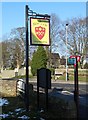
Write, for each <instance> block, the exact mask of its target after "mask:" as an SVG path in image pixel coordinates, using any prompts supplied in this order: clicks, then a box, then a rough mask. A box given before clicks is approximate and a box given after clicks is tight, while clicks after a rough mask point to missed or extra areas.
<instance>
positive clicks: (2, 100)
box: [0, 98, 9, 107]
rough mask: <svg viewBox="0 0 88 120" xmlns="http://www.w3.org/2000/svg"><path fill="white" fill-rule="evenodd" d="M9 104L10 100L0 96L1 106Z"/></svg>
mask: <svg viewBox="0 0 88 120" xmlns="http://www.w3.org/2000/svg"><path fill="white" fill-rule="evenodd" d="M8 104H9V102H8V100H6V99H4V98H0V107H1V106H3V105H8Z"/></svg>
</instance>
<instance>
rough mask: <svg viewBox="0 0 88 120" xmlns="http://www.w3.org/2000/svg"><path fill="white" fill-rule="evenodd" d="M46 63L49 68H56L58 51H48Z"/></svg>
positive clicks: (58, 58) (58, 57) (58, 60)
mask: <svg viewBox="0 0 88 120" xmlns="http://www.w3.org/2000/svg"><path fill="white" fill-rule="evenodd" d="M48 63H49V64H50V67H51V68H58V67H59V64H60V56H59V54H58V53H50V55H49V60H48Z"/></svg>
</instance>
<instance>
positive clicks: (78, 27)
mask: <svg viewBox="0 0 88 120" xmlns="http://www.w3.org/2000/svg"><path fill="white" fill-rule="evenodd" d="M66 23H68V38H67V48H68V52H69V54H75V53H78V54H79V55H81V56H82V57H84V55H85V51H86V48H87V36H86V19H84V18H74V19H72V20H68V21H65V22H64V23H63V24H62V27H61V30H60V31H59V36H60V39H61V40H62V41H63V42H64V44H65V45H66V30H65V27H66V26H65V25H66Z"/></svg>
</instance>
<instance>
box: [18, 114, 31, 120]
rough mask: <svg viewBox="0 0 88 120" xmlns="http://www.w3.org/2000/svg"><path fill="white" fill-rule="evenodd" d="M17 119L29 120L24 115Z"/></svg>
mask: <svg viewBox="0 0 88 120" xmlns="http://www.w3.org/2000/svg"><path fill="white" fill-rule="evenodd" d="M18 118H21V119H22V120H29V119H30V117H28V116H26V115H23V116H21V117H18Z"/></svg>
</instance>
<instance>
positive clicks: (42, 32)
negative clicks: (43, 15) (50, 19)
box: [35, 26, 45, 40]
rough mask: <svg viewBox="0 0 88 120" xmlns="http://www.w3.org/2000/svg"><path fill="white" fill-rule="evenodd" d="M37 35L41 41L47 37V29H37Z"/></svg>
mask: <svg viewBox="0 0 88 120" xmlns="http://www.w3.org/2000/svg"><path fill="white" fill-rule="evenodd" d="M35 33H36V35H37V37H38V38H39V39H40V40H41V39H42V38H43V37H44V35H45V28H44V27H41V26H39V27H35Z"/></svg>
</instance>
